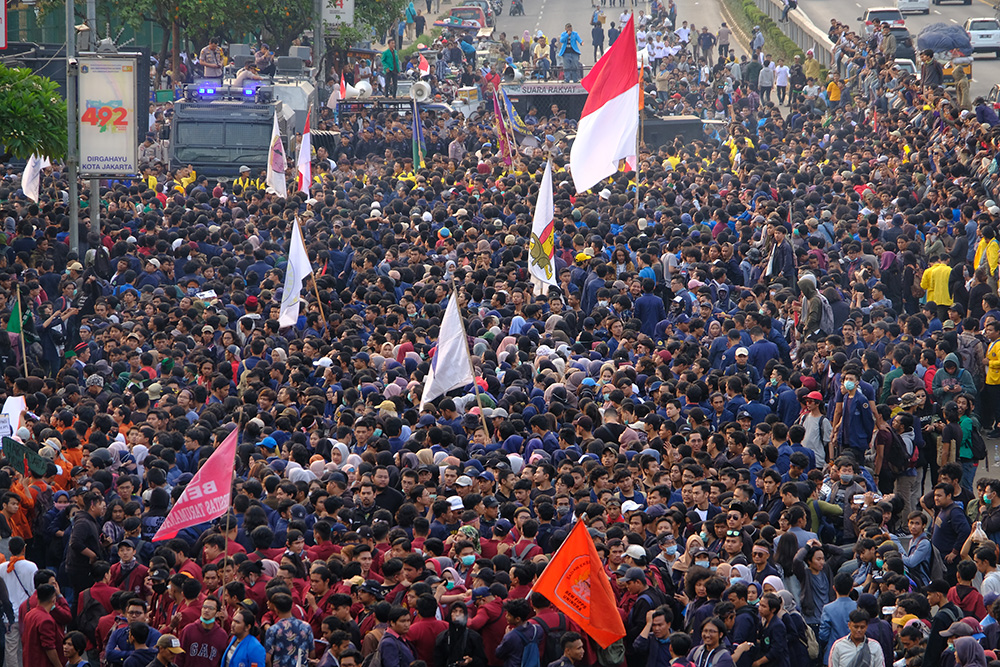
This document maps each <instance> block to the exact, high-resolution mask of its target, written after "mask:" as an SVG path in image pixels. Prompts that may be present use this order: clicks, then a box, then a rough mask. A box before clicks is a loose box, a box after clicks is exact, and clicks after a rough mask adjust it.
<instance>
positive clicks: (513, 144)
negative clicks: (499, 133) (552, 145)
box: [496, 88, 517, 169]
mask: <svg viewBox="0 0 1000 667" xmlns="http://www.w3.org/2000/svg"><path fill="white" fill-rule="evenodd" d="M496 94H497V96H498V97H499V99H498V100H497V102H498V105H497V106H499V107H500V115H501V116H502V115H503V113H504V111H506V112H507V134H508V135H510V152H511V160H510V166H511V168H512V169H513V168H514V155H516V154H517V137H516V135H515V134H514V119H513V117H512V116H511V115H510V109H508V108H507V100H506V99H504V98H503V96H502V94H501V92H500V89H499V88H498V89H497V91H496Z"/></svg>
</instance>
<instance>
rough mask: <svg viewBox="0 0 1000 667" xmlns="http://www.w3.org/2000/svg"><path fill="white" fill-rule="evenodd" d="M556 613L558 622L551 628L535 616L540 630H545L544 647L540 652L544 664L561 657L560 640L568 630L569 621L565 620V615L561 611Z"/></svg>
mask: <svg viewBox="0 0 1000 667" xmlns="http://www.w3.org/2000/svg"><path fill="white" fill-rule="evenodd" d="M556 613H558V614H559V624H558V625H556V626H555V627H552V628H550V627H549V625H548V623H546V622H545V621H543V620H542V619H540V618H535V623H537V624H538V625H540V626H541V628H542V630H544V631H545V648H544V651H543V652H542V664H544V665H547V664H549V663H551V662H555V661H556V660H558V659H559V658H560V657H562V646H560V642H561V641H562V638H563V635H564V634H566V632H567V631H568V630H569V622H568V621H567V620H566V615H565V614H563V613H562V612H561V611H560V612H556Z"/></svg>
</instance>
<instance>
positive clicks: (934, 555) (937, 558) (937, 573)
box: [931, 542, 944, 581]
mask: <svg viewBox="0 0 1000 667" xmlns="http://www.w3.org/2000/svg"><path fill="white" fill-rule="evenodd" d="M935 579H944V558H942V557H941V552H940V551H939V550H938V548H937V547H936V546H934V543H933V542H932V543H931V581H934V580H935Z"/></svg>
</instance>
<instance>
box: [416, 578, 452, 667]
mask: <svg viewBox="0 0 1000 667" xmlns="http://www.w3.org/2000/svg"><path fill="white" fill-rule="evenodd" d="M416 606H417V618H416V619H414V621H413V623H412V624H411V625H410V631H409V632H407V633H406V640H407V641H408V642H410V645H411V646H412V647H413V652H414V653H415V654H416V656H417V660H423V661H424V662H426V663H427V664H428V665H432V664H434V642H435V641H437V638H438V635H440V634H441V633H442V632H444V631H445V630H447V629H448V622H447V621H441V620H439V619H437V618H436V616H437V611H438V603H437V600H436V599H434V596H433V595H431V594H430V593H426V594H424V595H421V596H420V597H418V598H417V605H416Z"/></svg>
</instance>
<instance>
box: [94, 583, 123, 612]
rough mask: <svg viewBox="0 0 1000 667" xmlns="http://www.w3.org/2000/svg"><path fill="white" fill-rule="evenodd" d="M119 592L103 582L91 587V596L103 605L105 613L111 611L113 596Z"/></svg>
mask: <svg viewBox="0 0 1000 667" xmlns="http://www.w3.org/2000/svg"><path fill="white" fill-rule="evenodd" d="M117 592H118V589H117V588H115V587H114V586H108V585H107V584H106V583H104V582H103V581H99V582H97V583H96V584H94V585H93V586H91V587H90V595H91V597H93V598H94V599H95V600H97V601H98V602H100V603H101V606H102V607H104V611H108V612H109V611H111V596H112V595H114V594H115V593H117Z"/></svg>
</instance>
